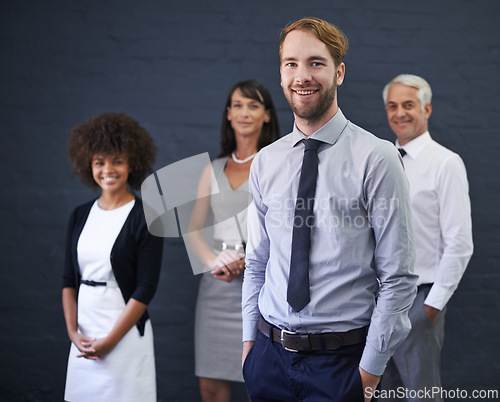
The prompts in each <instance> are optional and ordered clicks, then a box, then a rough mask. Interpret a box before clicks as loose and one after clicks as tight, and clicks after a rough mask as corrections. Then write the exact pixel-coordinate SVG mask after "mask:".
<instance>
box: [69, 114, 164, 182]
mask: <svg viewBox="0 0 500 402" xmlns="http://www.w3.org/2000/svg"><path fill="white" fill-rule="evenodd" d="M70 133H71V137H70V139H69V141H68V157H69V159H70V161H71V164H72V165H73V168H74V175H75V174H76V175H77V176H78V177H79V178H80V180H81V181H82V182H83V183H84V184H85V185H87V186H89V187H91V188H98V187H99V186H98V185H97V183H96V182H95V181H94V177H93V175H92V167H91V162H92V158H93V157H94V155H96V154H100V155H104V156H109V155H124V156H126V157H127V158H128V163H129V166H130V173H129V176H128V180H127V182H128V184H129V186H130V188H132V189H135V190H138V189H140V188H141V184H142V181H143V180H144V179H145V178H146V176H147V175H148V174H150V173H151V172H152V171H153V169H152V166H153V164H154V162H155V156H156V153H157V151H158V149H157V148H156V146H155V144H154V141H153V138H152V137H151V136H150V134H149V133H148V132H147V131H146V130H145V129H144V128H143V127H141V126H140V125H139V123H138V122H137V121H135V120H134V119H132V118H131V117H129V116H127V115H126V114H124V113H109V112H108V113H102V114H100V115H99V116H96V117H92V118H91V119H90V120H89V121H87V122H85V123H81V124H78V125H77V126H75V127H73V128H72V129H71V130H70Z"/></svg>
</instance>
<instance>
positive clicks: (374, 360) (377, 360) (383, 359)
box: [359, 343, 392, 375]
mask: <svg viewBox="0 0 500 402" xmlns="http://www.w3.org/2000/svg"><path fill="white" fill-rule="evenodd" d="M391 356H392V353H389V352H378V351H377V350H375V349H374V348H372V347H371V346H370V345H369V344H368V343H367V344H366V345H365V350H363V355H362V356H361V361H360V362H359V366H360V367H361V368H362V369H363V370H365V371H367V372H368V373H370V374H373V375H382V374H384V370H385V366H386V365H387V362H388V361H389V359H390V358H391Z"/></svg>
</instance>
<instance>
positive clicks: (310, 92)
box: [280, 30, 345, 134]
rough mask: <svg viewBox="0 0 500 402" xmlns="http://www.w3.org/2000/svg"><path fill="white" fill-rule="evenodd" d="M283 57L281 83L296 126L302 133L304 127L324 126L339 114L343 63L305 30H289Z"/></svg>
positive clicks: (284, 43) (343, 72)
mask: <svg viewBox="0 0 500 402" xmlns="http://www.w3.org/2000/svg"><path fill="white" fill-rule="evenodd" d="M281 57H282V59H281V67H280V72H281V86H282V88H283V93H284V94H285V97H286V98H287V100H288V103H289V104H290V107H291V108H292V111H293V113H294V115H295V119H296V122H297V125H298V126H299V128H300V129H301V131H303V132H304V129H303V128H304V127H303V126H314V127H315V128H316V127H317V128H319V127H321V126H322V125H323V124H325V123H326V122H327V121H328V120H330V119H331V118H332V117H333V116H334V115H335V113H337V109H338V105H337V99H336V93H337V86H338V85H341V84H342V82H343V80H344V74H345V65H344V63H341V64H340V66H338V67H336V66H335V62H334V60H333V58H332V56H331V54H330V52H329V51H328V48H327V46H326V45H325V44H324V43H323V42H321V41H320V40H319V39H318V38H317V37H316V36H315V35H314V34H312V33H311V32H309V31H305V30H294V31H291V32H290V33H288V35H287V36H286V38H285V40H284V42H283V47H282V54H281ZM301 125H302V127H301ZM307 131H310V130H307ZM314 131H316V130H314ZM304 134H312V132H311V133H307V132H304Z"/></svg>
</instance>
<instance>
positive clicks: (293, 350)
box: [281, 328, 299, 353]
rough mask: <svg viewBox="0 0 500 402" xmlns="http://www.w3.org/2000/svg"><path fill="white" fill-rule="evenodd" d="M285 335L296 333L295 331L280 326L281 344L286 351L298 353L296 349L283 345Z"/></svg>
mask: <svg viewBox="0 0 500 402" xmlns="http://www.w3.org/2000/svg"><path fill="white" fill-rule="evenodd" d="M285 335H297V332H293V331H288V330H286V329H283V328H281V346H283V349H285V350H286V351H288V352H293V353H298V351H299V350H298V349H292V348H289V347H286V346H285Z"/></svg>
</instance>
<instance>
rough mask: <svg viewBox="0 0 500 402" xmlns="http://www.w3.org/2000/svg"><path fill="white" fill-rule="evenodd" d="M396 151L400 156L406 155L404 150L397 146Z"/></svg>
mask: <svg viewBox="0 0 500 402" xmlns="http://www.w3.org/2000/svg"><path fill="white" fill-rule="evenodd" d="M398 151H399V153H400V154H401V158H402V157H403V156H405V155H406V151H405V150H404V149H403V148H398Z"/></svg>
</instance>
